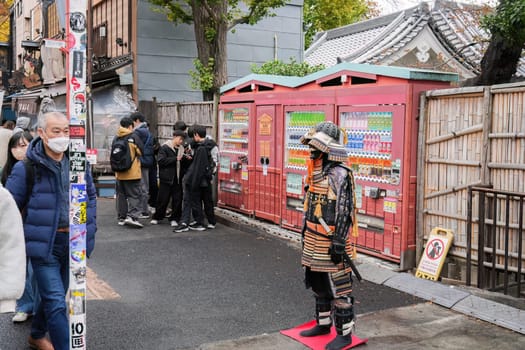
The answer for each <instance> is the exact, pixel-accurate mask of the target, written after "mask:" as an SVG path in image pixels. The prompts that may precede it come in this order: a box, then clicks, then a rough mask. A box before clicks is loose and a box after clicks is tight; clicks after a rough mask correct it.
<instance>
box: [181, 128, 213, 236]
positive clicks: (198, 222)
mask: <svg viewBox="0 0 525 350" xmlns="http://www.w3.org/2000/svg"><path fill="white" fill-rule="evenodd" d="M192 131H193V141H194V143H193V161H192V163H191V165H190V167H189V168H188V171H187V173H186V175H185V177H184V191H187V192H185V195H186V193H187V194H189V198H190V205H191V213H192V214H193V219H194V220H195V222H194V223H192V224H191V225H189V224H188V223H189V221H190V217H189V216H190V215H189V211H184V213H183V216H182V218H181V222H180V223H179V225H177V227H175V229H174V231H175V232H184V231H188V229H191V230H196V231H203V230H205V229H206V228H205V227H204V225H203V223H204V215H203V212H202V206H203V203H204V210H205V212H206V216H207V218H208V224H211V225H213V226H215V224H216V221H215V214H214V212H213V198H212V188H211V180H212V178H213V164H212V161H211V150H212V148H214V147H215V146H217V144H216V143H215V141H213V140H210V139H207V138H206V128H205V127H204V126H202V125H195V126H194V127H193V128H192Z"/></svg>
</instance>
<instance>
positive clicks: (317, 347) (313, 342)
mask: <svg viewBox="0 0 525 350" xmlns="http://www.w3.org/2000/svg"><path fill="white" fill-rule="evenodd" d="M315 323H316V321H315V320H312V321H308V322H306V323H303V324H301V325H299V326H297V327H294V328H290V329H285V330H284V331H281V334H283V335H286V336H287V337H290V338H292V339H295V340H297V341H298V342H299V343H301V344H303V345H306V346H308V347H309V348H310V349H312V350H324V348H325V346H326V344H328V343H329V342H331V341H332V340H333V339H334V338H335V336H336V333H335V328H334V327H333V326H332V329H331V330H330V334H326V335H318V336H317V337H301V336H300V335H299V333H301V332H302V331H304V330H305V329H309V328H312V327H313V326H315ZM367 341H368V339H361V338H359V337H356V336H355V335H353V334H352V344H350V345H349V346H347V347H345V348H344V349H343V350H346V349H352V348H354V347H356V346H358V345H361V344H365V343H366V342H367Z"/></svg>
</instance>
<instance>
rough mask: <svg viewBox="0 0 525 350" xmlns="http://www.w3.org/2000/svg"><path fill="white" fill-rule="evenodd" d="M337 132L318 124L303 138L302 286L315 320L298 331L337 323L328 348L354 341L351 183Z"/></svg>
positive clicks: (313, 332) (323, 329) (321, 330)
mask: <svg viewBox="0 0 525 350" xmlns="http://www.w3.org/2000/svg"><path fill="white" fill-rule="evenodd" d="M340 136H341V131H340V129H339V128H338V127H337V125H335V124H334V123H331V122H322V123H320V124H318V125H317V126H316V127H315V129H312V130H311V131H309V132H308V133H307V134H306V135H304V136H303V137H302V138H301V142H302V143H303V144H305V145H309V146H310V159H309V163H308V175H307V179H306V189H307V190H306V195H305V201H304V227H303V235H302V238H303V249H302V257H301V264H302V265H303V267H304V269H305V284H306V287H307V288H312V290H313V292H314V295H315V300H316V308H315V316H316V321H317V324H316V326H314V327H313V328H311V329H308V330H305V331H303V332H302V333H301V335H302V336H304V337H313V336H318V335H322V334H328V333H330V327H331V326H332V323H335V328H336V331H337V336H336V338H335V339H334V340H333V341H332V342H330V343H329V344H328V345H327V346H326V349H329V350H336V349H343V348H344V347H346V346H348V345H350V344H351V343H352V335H351V332H352V329H353V326H354V319H355V317H354V312H353V306H352V305H353V298H352V296H351V293H352V269H351V267H350V266H349V264H348V263H347V262H348V260H349V259H350V257H351V256H352V253H353V247H352V244H351V243H352V242H351V235H349V230H350V227H351V226H352V222H353V221H355V220H354V207H355V204H354V203H355V202H354V201H355V199H354V191H353V190H354V182H353V176H352V173H351V170H350V169H349V168H347V167H346V166H345V165H344V164H343V162H345V161H346V160H347V157H348V156H347V152H346V149H345V148H344V146H343V145H342V144H341V143H340V142H339V139H340Z"/></svg>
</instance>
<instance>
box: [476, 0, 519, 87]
mask: <svg viewBox="0 0 525 350" xmlns="http://www.w3.org/2000/svg"><path fill="white" fill-rule="evenodd" d="M482 25H483V26H484V27H485V28H486V29H488V30H489V31H490V33H491V39H490V43H489V46H488V48H487V51H486V52H485V54H484V56H483V59H482V60H481V74H480V75H479V76H478V77H477V78H475V79H473V80H472V81H471V82H469V83H468V85H492V84H501V83H507V82H509V81H510V80H511V78H512V76H513V75H514V73H516V68H517V66H518V63H519V59H520V57H521V55H522V51H523V49H524V48H525V0H501V1H500V4H499V6H498V7H497V8H496V11H495V12H492V13H491V14H488V15H487V16H485V17H484V18H483V19H482Z"/></svg>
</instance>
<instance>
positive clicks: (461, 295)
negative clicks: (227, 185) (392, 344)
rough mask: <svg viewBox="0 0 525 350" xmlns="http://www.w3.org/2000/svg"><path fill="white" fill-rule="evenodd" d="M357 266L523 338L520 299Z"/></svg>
mask: <svg viewBox="0 0 525 350" xmlns="http://www.w3.org/2000/svg"><path fill="white" fill-rule="evenodd" d="M216 215H217V217H218V219H219V220H220V222H221V223H223V224H225V225H229V226H232V227H236V228H238V229H240V230H243V231H254V232H265V233H268V234H271V235H275V236H278V237H281V238H283V239H287V240H290V241H292V242H296V243H297V244H300V235H299V234H298V233H296V232H292V231H288V230H285V229H283V228H281V227H279V226H277V225H272V224H269V223H267V222H261V221H258V220H255V219H251V218H248V217H246V216H243V215H241V214H238V213H234V212H231V211H228V210H224V209H219V208H218V209H216ZM356 264H357V265H358V268H359V272H360V273H361V275H362V276H363V278H364V279H366V280H368V281H370V282H373V283H376V284H382V285H385V286H388V287H391V288H394V289H397V290H399V291H402V292H405V293H408V294H411V295H414V296H417V297H419V298H422V299H425V300H428V301H429V302H432V303H434V304H437V305H440V306H442V307H445V308H447V309H450V310H453V311H456V312H459V313H462V314H464V315H467V316H470V317H475V318H477V319H480V320H483V321H486V322H489V323H492V324H495V325H498V326H501V327H504V328H507V329H509V330H512V331H515V332H518V333H521V334H525V300H523V299H517V298H512V297H507V296H502V295H501V294H497V295H496V293H490V292H485V291H481V290H479V289H477V288H467V287H463V286H452V285H445V284H443V283H440V282H434V281H430V280H425V279H421V278H417V277H415V276H414V275H413V274H411V273H407V272H396V271H395V269H396V267H397V265H394V264H391V263H388V262H384V261H381V260H379V259H376V258H372V257H369V256H367V255H364V254H358V258H357V260H356ZM493 299H497V301H495V300H493ZM203 349H207V348H203Z"/></svg>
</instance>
